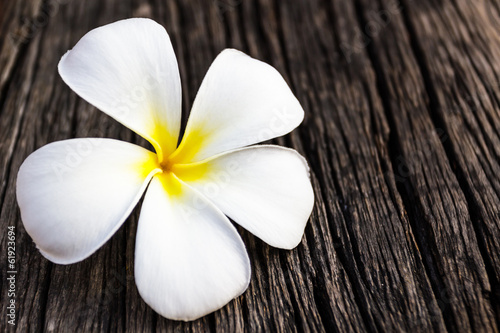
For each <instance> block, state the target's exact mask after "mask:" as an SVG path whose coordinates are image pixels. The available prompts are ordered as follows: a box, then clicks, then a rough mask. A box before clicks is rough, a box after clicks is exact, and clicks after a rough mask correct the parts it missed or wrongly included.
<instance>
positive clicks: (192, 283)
mask: <svg viewBox="0 0 500 333" xmlns="http://www.w3.org/2000/svg"><path fill="white" fill-rule="evenodd" d="M135 278H136V284H137V288H138V289H139V293H140V294H141V296H142V298H143V299H144V300H145V301H146V303H147V304H149V305H150V306H151V307H152V308H153V309H154V310H155V311H156V312H158V313H159V314H161V315H162V316H164V317H167V318H170V319H176V320H194V319H197V318H199V317H201V316H204V315H206V314H208V313H210V312H212V311H215V310H217V309H219V308H221V307H222V306H224V305H225V304H227V303H228V302H229V301H230V300H232V299H233V298H235V297H237V296H239V295H240V294H242V293H243V292H244V291H245V289H246V288H247V287H248V284H249V282H250V262H249V259H248V256H247V253H246V250H245V245H244V244H243V242H242V241H241V238H240V236H239V235H238V233H237V232H236V230H235V228H234V226H233V225H232V224H231V223H230V222H229V220H228V219H227V218H226V217H225V216H224V214H222V213H221V212H220V211H219V210H218V209H217V208H215V207H214V206H213V205H212V204H211V203H210V202H209V201H207V200H206V199H204V198H203V197H202V196H201V195H199V194H198V193H196V192H195V191H193V190H192V189H190V188H189V187H188V186H186V185H185V184H182V183H180V182H179V181H178V180H177V179H176V178H175V176H172V175H171V174H158V175H156V176H155V177H154V178H153V180H152V181H151V184H150V186H149V188H148V190H147V192H146V196H145V199H144V203H143V205H142V209H141V215H140V218H139V226H138V230H137V241H136V248H135Z"/></svg>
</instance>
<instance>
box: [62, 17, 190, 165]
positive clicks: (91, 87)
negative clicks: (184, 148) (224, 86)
mask: <svg viewBox="0 0 500 333" xmlns="http://www.w3.org/2000/svg"><path fill="white" fill-rule="evenodd" d="M59 73H60V74H61V77H62V78H63V80H64V82H66V83H67V84H68V86H70V87H71V89H73V90H74V91H75V92H76V93H77V94H78V95H80V96H81V97H82V98H83V99H85V100H86V101H87V102H89V103H91V104H93V105H94V106H95V107H97V108H98V109H100V110H101V111H103V112H105V113H107V114H108V115H110V116H111V117H113V118H115V119H116V120H118V121H119V122H121V123H122V124H123V125H125V126H127V127H128V128H130V129H132V130H134V131H135V132H136V133H138V134H139V135H141V136H143V137H144V138H146V139H147V140H149V141H150V142H151V144H153V146H154V147H155V149H156V150H157V152H158V153H159V154H160V153H161V152H160V151H159V150H160V146H161V148H163V150H165V151H163V152H162V153H163V154H164V155H168V154H169V153H171V152H172V151H173V150H175V148H176V146H177V140H178V136H179V126H180V119H181V84H180V77H179V69H178V67H177V60H176V58H175V54H174V50H173V48H172V44H171V43H170V38H169V36H168V34H167V32H166V31H165V29H164V28H163V27H162V26H161V25H159V24H158V23H156V22H154V21H152V20H149V19H140V18H133V19H127V20H122V21H118V22H115V23H111V24H108V25H105V26H102V27H99V28H96V29H94V30H92V31H90V32H88V33H87V34H86V35H85V36H83V37H82V39H80V41H79V42H78V43H77V44H76V45H75V47H74V48H73V49H72V50H70V51H68V52H67V53H66V54H65V55H64V56H63V57H62V59H61V61H60V62H59Z"/></svg>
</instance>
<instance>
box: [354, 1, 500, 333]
mask: <svg viewBox="0 0 500 333" xmlns="http://www.w3.org/2000/svg"><path fill="white" fill-rule="evenodd" d="M438 9H439V7H438ZM359 10H360V14H361V21H362V22H361V26H362V27H364V29H363V32H362V33H363V34H365V36H366V37H367V38H370V39H371V40H370V41H369V43H367V49H368V50H369V53H370V56H371V58H372V61H373V66H374V68H376V69H377V73H378V76H379V77H378V82H379V90H380V94H381V95H382V96H384V100H385V102H386V104H385V108H386V110H387V114H388V118H390V120H391V121H392V126H391V128H393V129H395V133H394V136H393V139H392V141H393V145H394V153H393V154H394V155H395V156H398V157H401V158H400V159H399V158H393V160H395V161H396V165H394V168H395V169H396V170H399V172H400V174H396V176H397V181H398V183H399V187H400V188H401V191H403V193H405V192H406V193H405V194H404V196H405V197H406V200H407V203H408V204H407V206H408V207H413V209H411V210H410V215H411V217H412V219H413V223H412V224H413V228H414V230H415V234H416V235H417V239H418V242H419V246H420V248H422V249H424V250H425V251H424V252H423V257H424V260H425V262H426V269H427V271H428V275H429V276H430V277H431V282H432V284H433V289H434V292H435V294H436V295H437V296H438V300H439V302H440V305H441V308H442V311H443V313H444V314H445V316H444V318H445V321H446V323H447V325H448V328H449V329H450V330H452V331H453V330H458V329H459V328H461V329H464V328H465V327H467V328H468V330H476V331H479V330H487V331H493V330H497V326H496V321H495V320H494V315H493V309H492V306H491V303H490V300H489V293H491V285H490V281H489V279H488V274H487V271H486V268H485V263H484V260H483V257H482V255H481V251H480V246H479V244H478V238H479V239H481V238H483V237H484V236H485V235H484V234H483V235H481V234H479V235H478V236H477V237H476V234H475V231H474V227H473V225H474V223H477V222H476V221H474V222H473V219H474V216H471V213H470V212H469V207H468V202H467V200H466V196H465V195H464V194H463V193H462V191H461V188H460V184H459V181H458V180H457V176H456V174H455V173H454V172H453V170H452V166H451V163H450V160H448V158H447V153H446V150H445V147H448V146H449V145H450V144H453V143H456V142H461V141H460V140H459V138H458V137H454V138H452V139H451V140H450V138H449V136H448V128H447V126H446V125H448V124H451V120H450V122H444V123H442V122H434V121H433V119H432V115H433V113H436V112H438V111H437V110H435V109H434V108H435V105H434V104H432V103H429V100H428V98H427V93H426V87H425V84H424V82H425V80H424V78H423V75H427V73H425V72H424V73H423V74H422V72H421V71H425V70H426V68H421V67H420V66H419V64H418V61H417V59H416V56H417V55H418V52H415V53H414V50H413V48H412V43H411V38H412V32H413V29H410V31H409V32H408V31H407V29H406V26H405V22H404V18H405V16H409V13H412V14H416V15H415V16H418V17H421V18H422V20H425V15H426V14H427V13H424V14H421V15H418V13H417V11H412V10H411V9H410V8H403V6H401V5H400V4H398V3H396V2H393V1H386V2H385V3H384V4H383V5H382V6H378V5H377V4H376V3H375V2H370V1H361V4H360V6H359ZM432 12H433V13H437V12H438V10H434V11H432ZM412 16H413V15H412ZM452 20H454V22H456V21H455V20H460V18H459V17H456V18H455V19H452ZM465 24H466V22H464V26H465ZM441 27H442V26H441V25H439V26H436V29H434V30H433V33H432V35H428V36H425V41H429V40H431V39H432V40H441V39H444V35H446V36H447V35H448V33H451V32H450V31H446V32H442V33H441V31H440V30H439V31H438V30H437V29H438V28H441ZM422 28H423V27H422ZM382 29H383V30H382ZM416 30H420V27H419V28H416ZM440 34H442V36H440ZM422 38H423V37H422ZM359 42H361V41H359ZM417 42H418V41H417ZM427 50H430V48H427ZM462 58H465V56H464V55H462ZM428 61H429V62H434V61H436V58H435V57H432V58H430V59H428ZM444 68H445V67H444V66H436V67H435V69H436V71H438V73H436V75H443V74H441V73H443V71H444ZM435 85H436V88H435V89H433V91H438V90H439V89H442V88H441V85H438V84H435ZM468 85H469V87H470V88H471V89H472V90H473V91H474V90H475V89H477V87H475V84H474V83H473V82H470V83H468ZM431 97H432V96H431ZM463 112H464V113H469V112H472V110H470V109H465V110H463ZM441 125H445V126H443V127H441ZM461 135H462V136H463V135H464V133H463V132H462V134H461ZM452 161H453V159H452ZM410 163H411V164H410ZM469 163H470V161H469ZM436 189H438V190H436ZM494 198H496V197H494ZM494 198H493V199H494ZM471 209H474V207H472V208H471ZM497 218H498V216H497ZM487 221H488V224H490V223H492V222H493V223H492V224H493V225H494V224H495V222H494V219H493V220H491V219H489V220H487ZM486 239H487V238H486ZM491 241H492V242H494V243H495V242H497V241H498V240H496V239H495V240H491ZM427 249H433V250H432V251H428V250H427ZM490 255H492V257H495V254H494V253H491V252H490Z"/></svg>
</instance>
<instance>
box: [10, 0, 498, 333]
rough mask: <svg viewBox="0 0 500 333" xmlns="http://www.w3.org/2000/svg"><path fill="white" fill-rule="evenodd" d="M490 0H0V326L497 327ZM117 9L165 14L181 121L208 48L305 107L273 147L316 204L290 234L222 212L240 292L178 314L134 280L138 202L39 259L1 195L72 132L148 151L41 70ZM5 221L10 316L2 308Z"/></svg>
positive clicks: (121, 13)
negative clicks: (260, 232)
mask: <svg viewBox="0 0 500 333" xmlns="http://www.w3.org/2000/svg"><path fill="white" fill-rule="evenodd" d="M499 9H500V3H498V2H495V1H493V0H485V1H479V2H472V1H467V0H454V1H445V0H442V1H438V0H421V1H420V0H419V1H415V0H401V1H398V0H378V1H369V0H354V1H345V0H331V1H323V0H308V1H305V0H304V1H294V2H291V1H289V2H285V1H277V0H255V1H242V0H214V1H202V0H189V1H170V0H169V1H156V0H150V1H148V2H146V1H143V0H131V1H118V0H109V1H106V2H103V1H97V0H89V1H85V2H80V1H74V0H44V1H36V0H25V1H0V156H1V160H0V176H1V179H2V182H1V183H0V225H1V230H0V249H1V253H2V259H1V261H0V272H1V273H0V274H1V275H0V277H1V281H2V283H1V284H0V286H1V287H0V304H1V305H2V307H1V308H0V314H1V316H2V320H0V330H1V331H5V330H9V331H19V332H25V331H34V332H38V331H48V332H65V331H71V330H73V331H96V332H100V331H112V332H115V331H118V332H121V331H128V332H153V331H162V332H163V331H165V332H182V331H190V332H206V331H220V332H239V331H248V332H259V331H265V332H268V331H273V332H274V331H277V332H290V331H292V332H294V331H308V332H365V331H380V332H388V331H389V332H391V331H398V332H399V331H416V332H429V331H436V332H441V331H443V332H444V331H450V332H458V331H464V332H466V331H476V332H498V331H499V324H500V320H499V319H500V304H499V301H498V300H499V299H500V284H499V283H500V282H499V281H500V178H499V175H500V34H499V32H498V31H500V30H499V28H500V26H499V24H500V23H499V22H500V19H499V18H500V15H499V13H500V10H499ZM126 17H150V18H153V19H155V20H156V21H158V22H159V23H160V24H162V25H163V26H165V27H166V29H167V31H168V32H169V34H170V37H171V39H172V43H173V46H174V50H175V52H176V55H177V58H178V62H179V68H180V72H181V80H182V88H183V119H184V122H185V120H186V119H187V115H188V112H189V109H190V107H191V104H192V102H193V100H194V97H195V95H196V91H197V90H198V87H199V86H200V83H201V81H202V79H203V77H204V75H205V73H206V71H207V69H208V67H209V66H210V64H211V62H212V61H213V59H214V58H215V57H216V55H217V54H218V53H219V52H220V51H222V50H223V49H225V48H237V49H240V50H242V51H244V52H246V53H248V54H250V55H251V56H253V57H255V58H258V59H261V60H263V61H265V62H268V63H270V64H271V65H273V66H274V67H276V68H277V69H278V70H279V71H280V73H282V75H283V76H284V77H285V79H286V80H287V82H288V83H289V85H290V87H291V88H292V90H293V92H294V93H295V94H296V96H297V98H298V99H299V101H300V102H301V104H302V106H303V107H304V109H305V111H306V117H305V119H304V122H303V124H302V125H301V126H300V127H299V128H298V129H296V130H295V131H294V132H292V133H291V134H289V135H287V136H285V137H283V138H279V139H276V140H273V142H274V143H278V144H282V145H285V146H289V147H292V148H294V149H297V150H298V151H299V152H300V153H301V154H303V155H304V156H305V157H306V159H307V160H308V162H309V164H310V167H311V179H312V183H313V187H314V192H315V196H316V202H315V206H314V209H313V213H312V215H311V218H310V221H309V223H308V226H307V228H306V231H305V235H304V237H303V240H302V243H301V244H300V245H299V246H298V247H297V248H296V249H294V250H292V251H284V250H278V249H275V248H272V247H270V246H268V245H266V244H265V243H263V242H262V241H260V240H259V239H257V238H255V237H254V236H253V235H251V234H250V233H248V232H247V231H245V230H244V229H242V228H238V230H239V231H240V233H241V235H242V238H243V240H244V242H245V244H246V246H247V249H248V253H249V255H250V259H251V263H252V270H253V271H252V280H251V283H250V286H249V288H248V290H247V291H246V292H245V293H244V294H243V295H242V296H240V297H238V298H237V299H235V300H234V301H232V302H231V303H229V304H228V305H227V306H226V307H224V308H223V309H221V310H219V311H217V312H215V313H213V314H211V315H208V316H206V317H203V318H201V319H199V320H196V321H193V322H188V323H185V322H177V321H171V320H167V319H165V318H163V317H161V316H159V315H157V314H156V313H155V312H154V311H153V310H152V309H151V308H149V307H148V306H147V305H146V304H145V303H144V301H143V300H142V299H141V297H140V296H139V294H138V292H137V288H136V286H135V282H134V276H133V271H134V270H133V268H134V246H135V233H136V229H137V220H138V214H139V209H140V207H137V208H136V209H135V210H134V212H133V213H132V215H131V216H130V218H129V219H128V220H127V221H126V222H125V224H124V226H123V227H122V228H120V230H119V231H118V232H117V233H116V234H115V235H114V236H113V238H112V239H111V240H110V241H108V242H107V243H106V244H105V245H104V246H103V247H102V248H101V249H100V250H98V251H97V252H96V253H95V254H94V255H92V256H91V257H90V258H88V259H86V260H84V261H82V262H80V263H77V264H73V265H69V266H61V265H55V264H52V263H51V262H49V261H47V260H46V259H44V258H43V257H42V256H41V255H40V253H39V252H38V250H37V249H36V247H35V245H34V243H33V242H32V240H31V238H30V237H29V236H28V235H27V234H26V232H25V230H24V228H23V225H22V222H21V220H20V215H19V209H18V207H17V203H16V198H15V181H16V174H17V171H18V169H19V166H20V165H21V163H22V162H23V160H24V159H25V158H26V157H27V156H28V155H29V154H30V153H31V152H33V151H34V150H36V149H37V148H39V147H41V146H43V145H45V144H47V143H49V142H53V141H56V140H63V139H68V138H74V137H90V136H92V137H110V138H117V139H121V140H125V141H129V142H133V143H137V144H140V145H143V146H145V147H148V145H147V143H146V142H145V141H144V140H143V139H142V138H140V137H138V136H137V135H136V134H134V133H132V132H131V131H129V130H128V129H126V128H125V127H123V126H122V125H120V124H118V123H117V122H115V121H114V120H113V119H111V118H109V117H107V116H106V115H104V114H103V113H101V112H100V111H99V110H96V109H95V108H93V107H92V106H90V105H89V104H88V103H86V102H85V101H83V100H82V99H80V98H79V97H77V96H76V94H74V93H73V92H72V91H71V90H70V89H69V88H68V87H67V86H66V85H65V84H64V83H63V82H62V80H61V78H60V77H59V75H58V74H57V63H58V61H59V59H60V57H61V55H62V54H64V52H65V51H66V50H68V49H70V48H72V47H73V45H74V44H75V43H76V42H77V41H78V40H79V39H80V38H81V37H82V36H83V35H84V34H85V33H86V32H87V31H89V30H91V29H93V28H95V27H97V26H100V25H103V24H106V23H110V22H113V21H116V20H119V19H123V18H126ZM7 226H16V245H17V257H16V258H17V262H16V265H17V270H18V273H17V275H16V278H17V280H16V286H17V293H16V304H17V318H16V326H14V327H12V326H11V325H8V324H7V322H6V321H5V320H4V319H5V318H6V315H7V309H6V304H7V302H8V301H9V298H8V296H7V284H6V283H5V281H6V278H7V271H8V269H7V238H6V237H7Z"/></svg>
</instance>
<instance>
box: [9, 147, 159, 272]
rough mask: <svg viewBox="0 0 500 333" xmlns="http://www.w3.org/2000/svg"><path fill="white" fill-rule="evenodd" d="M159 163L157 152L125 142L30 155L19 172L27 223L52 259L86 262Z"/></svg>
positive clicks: (45, 149) (19, 195)
mask: <svg viewBox="0 0 500 333" xmlns="http://www.w3.org/2000/svg"><path fill="white" fill-rule="evenodd" d="M155 167H156V155H155V154H154V153H152V152H150V151H148V150H146V149H144V148H141V147H139V146H136V145H132V144H130V143H126V142H122V141H117V140H110V139H72V140H65V141H58V142H54V143H51V144H48V145H46V146H44V147H42V148H40V149H38V150H37V151H35V152H34V153H32V154H31V155H30V156H28V158H27V159H26V160H25V161H24V163H23V164H22V165H21V168H20V169H19V173H18V175H17V202H18V203H19V207H20V209H21V218H22V221H23V223H24V227H25V228H26V231H27V232H28V234H29V235H30V236H31V237H32V238H33V240H34V241H35V243H36V245H37V247H38V248H39V249H40V252H41V253H42V254H43V255H44V256H45V257H46V258H47V259H49V260H51V261H53V262H55V263H58V264H70V263H74V262H77V261H80V260H83V259H85V258H86V257H88V256H90V255H91V254H92V253H93V252H95V251H96V250H97V249H98V248H99V247H101V246H102V245H103V244H104V243H105V242H106V241H107V240H108V239H109V238H110V237H111V236H112V235H113V234H114V233H115V231H116V230H117V229H118V228H119V227H120V226H121V225H122V223H123V221H125V219H126V218H127V217H128V216H129V214H130V212H131V211H132V209H133V208H134V207H135V205H136V204H137V201H138V200H139V199H140V198H141V196H142V193H143V192H144V190H145V188H146V186H147V184H148V182H149V180H150V179H151V177H152V171H153V170H154V168H155Z"/></svg>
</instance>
